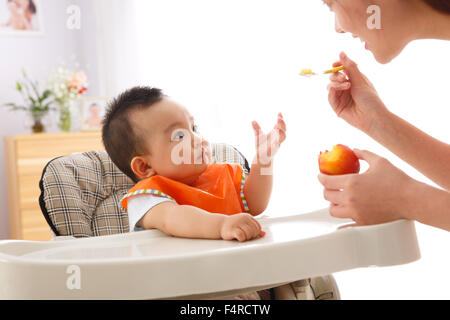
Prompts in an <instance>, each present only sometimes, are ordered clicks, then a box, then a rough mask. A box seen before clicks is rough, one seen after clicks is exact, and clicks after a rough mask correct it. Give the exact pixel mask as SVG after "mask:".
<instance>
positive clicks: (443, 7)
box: [423, 0, 450, 14]
mask: <svg viewBox="0 0 450 320" xmlns="http://www.w3.org/2000/svg"><path fill="white" fill-rule="evenodd" d="M423 1H425V2H426V3H427V4H429V5H430V6H431V7H433V8H434V9H436V10H438V11H441V12H444V13H448V14H450V0H423Z"/></svg>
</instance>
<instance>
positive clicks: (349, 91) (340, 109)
mask: <svg viewBox="0 0 450 320" xmlns="http://www.w3.org/2000/svg"><path fill="white" fill-rule="evenodd" d="M338 66H344V68H345V69H344V73H342V72H338V73H334V74H332V75H331V76H330V80H331V82H330V84H329V85H328V90H329V94H328V101H329V102H330V105H331V107H332V108H333V110H334V112H336V114H337V115H338V116H339V117H340V118H342V119H344V120H345V121H347V122H348V123H349V124H351V125H352V126H354V127H356V128H358V129H360V130H362V131H363V132H365V133H367V134H369V135H370V133H371V130H372V127H373V126H374V121H376V120H377V119H379V118H380V117H382V116H383V115H384V114H385V113H386V112H387V109H386V107H385V105H384V104H383V102H382V101H381V99H380V97H379V96H378V93H377V91H376V90H375V87H374V86H373V85H372V83H371V82H370V81H369V80H368V79H367V78H366V76H365V75H363V74H362V73H361V72H360V71H359V69H358V66H357V65H356V63H355V62H354V61H352V60H350V58H348V57H347V55H346V54H345V53H344V52H342V53H341V54H340V61H338V62H335V63H334V64H333V67H338Z"/></svg>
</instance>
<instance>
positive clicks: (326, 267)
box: [0, 209, 420, 299]
mask: <svg viewBox="0 0 450 320" xmlns="http://www.w3.org/2000/svg"><path fill="white" fill-rule="evenodd" d="M259 221H260V223H261V225H262V227H263V230H264V231H266V235H265V237H263V238H260V239H257V240H252V241H248V242H243V243H239V242H238V241H224V240H203V239H183V238H174V237H169V236H167V235H165V234H164V233H162V232H160V231H158V230H147V231H140V232H132V233H125V234H118V235H111V236H100V237H93V238H82V239H70V240H61V241H46V242H38V241H23V240H4V241H0V299H160V298H180V297H183V298H186V297H187V298H190V297H193V298H199V297H215V296H224V295H227V294H228V295H233V294H236V293H239V292H244V291H249V290H253V289H262V288H268V287H274V286H276V285H279V284H283V283H287V282H291V281H295V280H300V279H306V278H310V277H315V276H321V275H327V274H331V273H334V272H338V271H342V270H348V269H353V268H361V267H368V266H392V265H399V264H405V263H409V262H412V261H415V260H417V259H419V258H420V253H419V247H418V243H417V238H416V232H415V227H414V223H413V222H412V221H407V220H399V221H395V222H391V223H386V224H380V225H375V226H355V225H353V224H352V221H351V220H344V219H335V218H333V217H331V216H330V215H329V214H328V210H327V209H325V210H319V211H316V212H312V213H308V214H301V215H294V216H286V217H278V218H269V217H262V218H260V219H259Z"/></svg>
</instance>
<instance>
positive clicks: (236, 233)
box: [220, 213, 264, 242]
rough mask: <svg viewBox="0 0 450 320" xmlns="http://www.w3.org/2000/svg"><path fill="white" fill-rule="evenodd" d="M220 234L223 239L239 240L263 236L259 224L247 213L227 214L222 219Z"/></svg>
mask: <svg viewBox="0 0 450 320" xmlns="http://www.w3.org/2000/svg"><path fill="white" fill-rule="evenodd" d="M220 236H221V237H222V239H223V240H234V239H236V240H238V241H239V242H243V241H247V240H251V239H255V238H258V237H262V236H264V231H261V225H260V224H259V222H258V221H257V220H256V219H255V218H253V217H252V216H251V215H249V214H248V213H238V214H234V215H231V216H227V217H226V219H225V220H224V222H223V224H222V226H221V229H220Z"/></svg>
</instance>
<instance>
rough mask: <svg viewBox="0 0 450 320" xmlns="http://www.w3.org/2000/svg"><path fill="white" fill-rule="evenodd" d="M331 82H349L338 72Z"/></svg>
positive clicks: (334, 74) (331, 77)
mask: <svg viewBox="0 0 450 320" xmlns="http://www.w3.org/2000/svg"><path fill="white" fill-rule="evenodd" d="M330 80H331V81H337V82H344V81H347V77H346V76H345V75H344V74H343V73H341V72H336V73H333V74H331V76H330Z"/></svg>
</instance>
